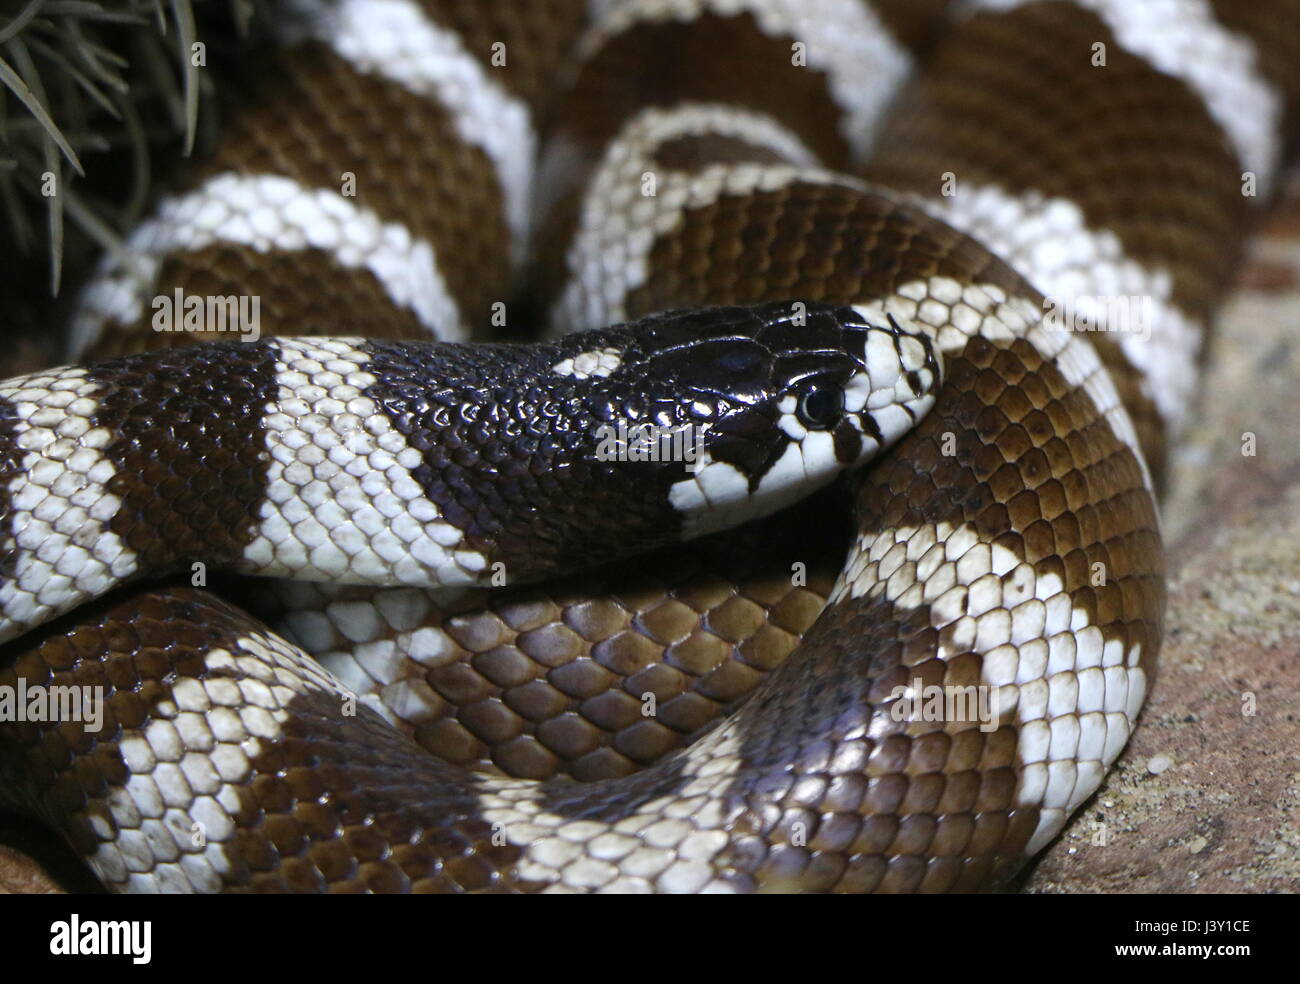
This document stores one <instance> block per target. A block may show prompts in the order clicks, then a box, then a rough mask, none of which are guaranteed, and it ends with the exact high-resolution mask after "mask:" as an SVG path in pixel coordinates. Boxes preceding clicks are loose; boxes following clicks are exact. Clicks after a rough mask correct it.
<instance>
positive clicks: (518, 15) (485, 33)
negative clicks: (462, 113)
mask: <svg viewBox="0 0 1300 984" xmlns="http://www.w3.org/2000/svg"><path fill="white" fill-rule="evenodd" d="M417 2H418V3H419V6H420V7H421V8H422V9H423V10H424V11H425V13H427V14H428V15H429V17H430V18H431V19H432V20H433V21H435V22H436V23H439V24H443V25H446V26H447V27H449V28H451V29H452V30H454V31H455V32H456V33H457V34H458V35H459V36H460V37H461V39H462V40H463V41H464V44H465V49H466V50H467V51H468V52H469V53H470V54H471V55H473V56H474V57H475V58H477V59H478V60H479V61H481V62H482V63H483V65H484V67H485V68H486V69H488V70H489V71H490V72H491V73H492V77H493V78H498V79H500V81H501V82H502V83H503V84H504V85H505V86H506V87H507V88H508V89H509V90H510V91H511V92H513V93H515V94H516V95H517V96H519V97H520V98H522V99H525V100H527V102H528V103H529V104H530V105H531V106H532V108H533V110H534V112H543V111H544V110H545V109H546V107H547V105H548V104H549V103H550V102H551V100H552V99H553V98H554V95H555V85H556V78H557V76H558V75H560V74H561V72H562V71H563V70H564V68H565V65H566V60H567V59H568V58H569V57H570V56H571V55H572V51H571V48H572V45H573V41H574V39H575V38H576V37H577V36H578V33H579V30H580V29H581V27H582V25H583V24H584V23H585V21H586V19H587V7H588V4H587V2H586V0H530V2H527V3H471V4H467V3H464V2H461V0H417Z"/></svg>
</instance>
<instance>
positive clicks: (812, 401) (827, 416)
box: [796, 385, 844, 430]
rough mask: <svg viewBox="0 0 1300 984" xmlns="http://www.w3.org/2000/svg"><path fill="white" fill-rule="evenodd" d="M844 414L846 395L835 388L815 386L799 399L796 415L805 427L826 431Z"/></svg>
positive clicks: (805, 391)
mask: <svg viewBox="0 0 1300 984" xmlns="http://www.w3.org/2000/svg"><path fill="white" fill-rule="evenodd" d="M843 412H844V394H843V393H841V392H840V391H839V389H837V388H836V387H834V386H826V385H821V386H817V385H813V386H810V387H809V388H808V389H806V390H804V392H803V395H802V396H800V397H799V407H798V409H797V410H796V415H797V416H798V417H799V423H801V424H803V425H804V426H805V427H811V428H816V429H818V430H826V429H828V428H830V427H831V426H833V425H834V424H835V422H836V421H837V420H839V419H840V415H841V414H842V413H843Z"/></svg>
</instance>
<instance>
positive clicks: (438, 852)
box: [0, 0, 1300, 892]
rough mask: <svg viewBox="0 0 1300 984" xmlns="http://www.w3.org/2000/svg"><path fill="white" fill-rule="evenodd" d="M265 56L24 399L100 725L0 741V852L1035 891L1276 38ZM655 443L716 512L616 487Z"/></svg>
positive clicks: (1030, 15) (810, 37) (235, 867)
mask: <svg viewBox="0 0 1300 984" xmlns="http://www.w3.org/2000/svg"><path fill="white" fill-rule="evenodd" d="M276 21H277V25H276V31H277V33H278V34H279V36H280V37H279V40H280V42H281V44H282V47H281V48H279V49H278V50H277V53H276V54H275V55H274V57H272V58H269V59H267V60H265V61H261V62H259V63H258V66H257V68H258V70H257V72H256V73H254V76H250V81H249V83H248V90H249V91H248V92H247V93H246V98H244V99H243V100H242V101H241V104H240V108H239V110H238V111H237V112H236V113H235V114H234V115H233V116H232V118H231V119H229V120H228V121H227V122H226V125H225V127H224V130H223V136H222V139H221V142H220V144H219V146H218V147H217V149H216V151H215V153H214V154H213V155H212V156H211V157H210V158H209V159H208V160H206V161H205V162H203V163H201V164H199V165H197V166H196V168H195V169H194V170H193V171H192V172H191V173H190V174H189V175H188V176H187V177H186V179H185V182H186V183H184V184H183V185H181V186H180V188H179V190H178V191H176V192H174V193H173V194H171V195H169V196H167V197H165V198H163V199H162V200H161V201H160V202H159V203H158V205H157V207H156V209H155V211H154V212H153V214H152V215H151V216H150V217H149V218H148V219H147V220H146V221H145V222H144V223H143V224H142V225H141V226H140V227H138V228H137V229H136V230H134V232H132V233H131V235H130V237H129V238H128V240H127V243H126V248H125V250H124V251H122V252H121V253H120V254H116V255H110V256H108V257H106V258H105V260H104V261H103V264H102V266H101V268H100V270H99V272H98V273H97V274H96V275H95V277H94V278H93V279H92V281H91V282H90V283H89V284H88V285H87V286H86V288H85V290H84V292H83V293H82V295H81V300H80V302H79V305H78V308H77V312H76V314H75V316H74V319H73V324H72V330H71V334H72V338H73V344H74V352H73V355H74V357H75V358H77V359H80V360H82V361H83V362H84V363H86V364H85V365H84V367H73V368H63V369H52V370H48V371H45V372H42V373H37V374H34V375H31V376H28V377H23V378H21V379H17V380H9V381H6V382H4V383H3V384H0V613H2V615H3V620H2V621H0V631H2V632H3V634H4V636H5V638H6V639H11V640H12V641H10V642H8V643H7V644H6V647H5V655H4V658H3V661H0V686H3V687H7V688H19V687H24V688H28V689H30V688H35V687H53V686H75V687H85V688H96V687H98V688H101V689H100V691H99V692H100V693H102V694H103V720H102V722H100V723H101V724H102V727H100V728H98V729H97V730H91V729H90V728H88V727H86V726H85V722H83V721H80V720H55V721H44V720H21V721H12V720H7V721H4V722H3V723H0V802H3V803H4V805H6V806H7V807H9V808H11V809H17V810H22V811H25V812H27V813H30V814H31V815H33V816H35V817H36V818H38V819H39V820H41V821H42V822H44V823H46V824H48V825H50V826H51V827H53V828H55V829H56V830H58V831H59V832H60V833H61V834H62V835H63V836H64V837H65V838H66V839H67V841H68V842H69V843H70V844H71V845H72V846H73V847H74V848H75V849H76V850H77V851H78V852H79V853H80V855H81V856H82V857H84V858H85V859H86V861H87V862H88V864H89V865H90V867H91V868H92V870H93V871H94V872H95V874H96V875H97V876H98V877H99V878H100V879H101V880H102V881H103V882H104V884H105V885H107V886H108V887H109V888H111V889H115V890H129V891H202V892H210V891H220V890H255V891H373V892H388V891H485V890H486V891H540V890H547V891H615V892H617V891H676V892H695V891H755V890H762V891H844V892H849V891H853V892H858V891H863V892H865V891H880V892H911V891H921V892H937V891H973V890H979V889H986V888H991V887H997V886H1000V885H1004V884H1006V883H1007V882H1008V881H1009V880H1010V879H1011V878H1012V877H1013V876H1014V875H1015V874H1016V872H1017V871H1019V870H1020V869H1021V868H1022V867H1023V865H1024V863H1025V862H1026V860H1027V859H1029V858H1031V857H1032V856H1033V855H1034V854H1035V853H1037V852H1038V851H1040V850H1041V849H1042V848H1043V847H1044V846H1046V845H1047V844H1048V843H1049V842H1050V841H1051V840H1052V839H1053V838H1054V837H1055V836H1056V834H1057V833H1059V831H1060V830H1061V829H1062V827H1063V826H1064V824H1065V821H1066V819H1067V818H1068V817H1069V816H1070V814H1071V813H1072V812H1073V811H1074V810H1075V809H1077V808H1078V807H1079V806H1080V804H1081V803H1083V802H1084V801H1085V800H1086V799H1087V798H1088V797H1089V796H1090V795H1091V794H1092V793H1093V792H1094V791H1095V790H1096V788H1097V786H1098V785H1099V783H1100V782H1101V780H1102V778H1103V776H1104V775H1105V773H1106V770H1107V768H1108V767H1109V766H1110V764H1111V763H1112V762H1113V761H1114V760H1115V758H1116V756H1117V755H1118V754H1119V752H1120V750H1121V749H1122V748H1123V746H1124V744H1125V742H1126V741H1127V739H1128V737H1129V735H1130V733H1131V731H1132V728H1133V726H1134V723H1135V720H1136V718H1137V715H1138V713H1139V710H1140V708H1141V706H1142V703H1143V699H1144V697H1145V694H1146V693H1147V691H1148V689H1149V688H1150V685H1151V682H1152V678H1153V673H1154V669H1155V661H1156V656H1157V652H1158V649H1159V646H1160V639H1161V624H1162V618H1163V609H1164V570H1163V559H1162V554H1161V543H1160V535H1159V527H1158V516H1157V508H1156V496H1157V492H1158V490H1159V488H1160V484H1161V482H1162V480H1163V479H1162V476H1163V474H1164V464H1165V457H1166V453H1167V448H1168V446H1169V442H1170V441H1171V440H1173V439H1174V438H1176V436H1177V433H1178V429H1179V427H1180V425H1181V424H1182V422H1183V421H1184V419H1185V417H1186V414H1187V413H1188V411H1189V408H1190V405H1191V402H1192V400H1193V398H1194V396H1195V394H1196V376H1195V369H1196V362H1197V357H1198V353H1199V351H1200V348H1201V345H1202V341H1203V335H1204V332H1205V330H1206V322H1207V319H1208V318H1209V316H1210V315H1211V313H1212V310H1213V308H1214V305H1215V303H1216V301H1217V300H1218V298H1219V297H1220V296H1221V294H1222V293H1223V291H1224V289H1225V286H1226V283H1227V280H1228V277H1229V276H1230V273H1231V269H1232V264H1233V261H1234V257H1235V256H1236V254H1237V253H1238V252H1239V249H1240V247H1241V242H1242V237H1243V235H1244V232H1245V230H1246V229H1247V228H1248V223H1249V219H1250V216H1251V214H1252V212H1253V210H1254V207H1255V202H1257V201H1258V200H1260V199H1262V198H1265V197H1266V196H1267V194H1268V191H1269V188H1270V187H1271V185H1272V183H1273V181H1274V179H1275V177H1276V175H1277V171H1278V167H1279V165H1280V162H1281V157H1282V151H1283V148H1284V146H1285V137H1286V134H1287V133H1288V132H1289V130H1290V124H1291V123H1292V122H1294V113H1295V109H1296V104H1297V97H1298V96H1300V70H1298V69H1297V66H1300V9H1297V5H1296V4H1295V3H1294V2H1290V0H1257V2H1252V3H1249V4H1244V3H1239V2H1236V0H1076V2H1065V0H972V2H959V3H953V4H948V3H945V2H942V0H581V2H580V0H537V2H524V0H518V2H515V0H494V2H490V3H483V2H477V0H291V2H288V3H285V4H283V5H282V6H281V7H279V8H277V17H276ZM521 285H522V286H521ZM190 297H196V298H200V299H202V298H209V299H210V298H236V299H245V300H247V299H249V298H256V299H257V301H258V304H259V305H260V307H259V308H257V309H251V310H250V309H247V308H241V307H239V306H238V305H234V306H232V307H231V308H230V311H231V312H234V313H233V314H232V317H233V318H234V319H235V321H234V323H233V324H232V325H231V326H227V327H235V328H238V329H239V330H241V331H243V332H244V333H245V336H246V337H245V338H243V339H242V340H232V339H231V337H230V336H229V335H223V334H221V333H217V332H211V331H209V332H208V333H207V334H205V333H203V332H190V331H163V330H159V329H160V327H166V326H165V325H160V323H159V321H158V314H159V312H160V311H163V310H164V309H166V308H167V306H168V304H170V303H172V302H171V299H172V298H175V309H176V310H177V311H178V312H179V311H182V310H184V308H185V304H184V301H185V299H186V298H190ZM516 297H523V298H527V301H526V302H520V303H519V304H516V303H515V302H514V298H516ZM520 310H535V311H536V312H538V313H539V317H538V319H537V320H538V321H539V322H544V323H546V324H548V325H549V326H550V331H551V332H552V333H553V339H552V340H551V341H547V342H544V343H535V344H532V345H522V346H521V345H506V344H501V343H484V342H483V341H482V339H483V338H484V337H487V336H491V335H492V334H493V332H492V330H491V328H493V327H495V328H496V329H497V334H499V333H500V326H501V324H502V322H503V321H505V322H506V323H507V325H510V322H511V320H512V319H513V318H515V314H514V312H516V311H520ZM661 312H669V313H661ZM241 319H242V320H241ZM625 323H626V324H628V325H629V326H628V327H609V326H615V325H622V324H625ZM200 326H201V327H205V328H208V329H211V328H212V327H213V325H212V324H211V323H210V322H200ZM510 327H517V326H510ZM254 328H256V329H257V330H256V332H254V331H253V330H252V329H254ZM570 332H577V333H578V334H567V333H570ZM254 334H257V335H260V336H261V337H260V338H257V339H255V340H253V339H252V336H253V335H254ZM434 338H436V339H442V341H441V342H432V341H430V339H434ZM471 339H472V340H476V341H470V340H471ZM151 350H152V351H151ZM656 387H658V388H656ZM683 394H685V396H683ZM628 420H631V421H633V422H636V421H641V422H646V421H651V422H655V423H657V424H660V425H662V426H664V427H673V426H678V425H682V426H684V425H688V424H690V425H698V426H701V427H702V428H703V431H704V434H705V436H704V439H703V442H702V445H701V448H700V449H698V450H699V457H698V460H697V461H696V462H695V464H694V466H693V467H692V468H691V469H686V468H684V467H683V462H681V461H658V462H650V463H646V462H641V463H639V464H637V466H636V467H635V468H634V467H633V464H632V462H630V461H629V462H623V463H621V464H619V465H605V464H601V463H600V462H599V461H597V460H596V459H595V458H594V457H593V455H594V452H593V450H592V448H591V447H590V445H589V439H590V435H591V432H592V426H593V425H595V424H597V423H605V424H617V423H619V422H620V421H623V422H627V421H628ZM891 445H892V447H891ZM877 451H879V452H880V453H879V454H878V455H876V454H875V452H877ZM871 455H875V456H874V458H873V460H871V461H870V462H869V463H868V464H866V465H865V467H861V468H858V467H856V466H857V465H858V464H859V463H860V462H861V461H862V459H864V458H866V457H868V456H871ZM850 468H852V470H851V471H850V470H845V469H850ZM841 472H843V474H842V475H841V474H840V473H841ZM837 475H838V476H839V477H838V478H837V477H836V476H837ZM481 482H486V483H487V484H486V485H483V484H479V483H481ZM791 482H793V483H794V484H793V485H791V484H790V483H791ZM494 483H495V484H494ZM795 486H797V487H798V488H797V493H796V492H795V491H791V489H793V488H794V487H795ZM817 486H828V487H827V488H824V489H822V490H821V491H819V492H817V493H816V494H815V495H813V496H812V497H811V498H809V499H807V500H806V501H805V502H803V503H799V504H796V505H794V506H791V507H790V508H788V509H783V510H782V511H779V512H776V513H774V514H773V515H771V516H768V517H766V518H762V517H763V514H765V513H768V512H771V511H772V510H773V509H776V508H777V507H782V506H786V505H788V504H789V502H790V500H791V499H792V498H794V496H795V495H796V494H798V495H802V494H804V493H805V492H807V491H809V490H811V489H812V488H814V487H817ZM756 517H757V518H756ZM737 523H739V524H742V525H740V526H739V527H738V528H736V529H734V530H724V529H723V527H724V526H730V525H732V524H737ZM719 530H722V531H721V532H719ZM678 541H681V542H678ZM633 553H636V554H637V556H636V558H635V559H629V558H630V557H631V555H632V554H633ZM195 565H197V568H198V569H205V568H206V566H207V565H211V566H212V567H213V568H214V569H215V568H227V569H230V570H232V571H236V572H240V573H256V574H262V575H272V576H274V577H275V578H276V580H270V581H266V580H263V581H258V582H256V585H255V586H253V587H252V588H251V589H250V587H249V584H248V582H247V581H240V582H238V584H236V585H235V586H233V587H232V589H231V590H233V591H234V592H235V594H234V595H233V596H231V597H233V598H236V599H237V600H238V601H239V603H240V604H241V605H242V606H244V607H242V608H241V607H235V605H234V604H233V603H232V602H231V600H229V599H222V598H219V597H218V596H217V595H216V594H215V593H212V592H211V591H208V590H205V589H203V587H202V586H195V585H196V582H195V581H194V580H193V578H192V576H191V572H192V571H193V570H194V569H195ZM589 565H598V566H596V567H595V569H588V566H589ZM599 565H603V566H599ZM177 571H181V572H182V577H181V578H180V579H179V580H175V579H173V580H167V576H168V575H175V573H176V572H177ZM501 572H504V575H505V584H504V586H502V585H501V584H500V583H498V582H497V581H494V580H492V575H493V574H494V573H501ZM145 579H149V580H148V582H147V583H141V582H144V581H145ZM101 595H103V597H100V596H101ZM244 608H247V609H248V611H245V610H244ZM931 692H935V693H939V694H941V695H952V694H958V695H961V694H976V695H982V696H985V697H988V698H989V699H990V704H989V706H990V707H991V708H992V716H991V717H982V716H980V715H974V714H970V713H952V712H951V707H949V708H948V710H947V712H945V713H938V714H925V713H919V712H918V708H919V707H920V705H921V698H922V697H923V696H924V695H925V694H928V693H931ZM909 702H910V703H911V705H914V706H911V709H910V710H908V711H907V713H899V711H900V709H906V708H907V707H908V706H909ZM968 710H969V708H968Z"/></svg>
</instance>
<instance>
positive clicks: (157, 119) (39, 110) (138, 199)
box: [0, 0, 254, 294]
mask: <svg viewBox="0 0 1300 984" xmlns="http://www.w3.org/2000/svg"><path fill="white" fill-rule="evenodd" d="M228 2H229V3H230V7H229V8H225V7H224V6H221V9H220V13H221V14H223V15H224V14H226V13H227V10H228V11H229V14H230V16H229V17H227V18H225V20H224V22H218V26H216V27H213V26H212V24H213V16H208V17H205V18H204V19H203V24H202V27H203V30H204V31H205V36H207V35H208V34H211V33H212V32H215V33H216V34H218V35H220V34H222V33H223V32H224V33H225V34H229V35H235V34H238V35H241V36H242V35H244V34H246V28H247V26H248V22H249V19H250V17H251V15H252V12H253V9H254V8H253V3H254V0H228ZM198 3H199V6H200V7H203V6H204V5H205V4H204V0H198ZM208 6H218V5H211V4H209V5H208ZM203 13H208V12H207V11H203ZM199 36H200V23H199V18H198V17H196V7H195V6H193V5H192V3H191V0H102V2H98V0H25V2H22V0H19V2H14V0H0V258H4V260H5V265H11V266H13V267H15V268H16V266H17V262H18V259H17V258H18V257H19V256H23V257H27V258H30V257H32V256H39V255H40V254H42V253H44V254H46V255H47V257H48V260H47V261H46V262H48V269H49V276H48V284H49V288H50V291H51V293H53V294H58V292H59V286H60V283H61V281H62V280H63V279H64V271H65V252H66V250H65V221H66V222H67V223H68V224H69V227H70V228H69V233H70V235H76V236H78V237H82V238H85V239H86V240H87V242H88V243H89V244H90V245H92V246H98V247H101V248H108V249H112V248H115V247H116V246H117V245H118V244H119V243H120V240H121V235H122V233H123V232H124V231H125V230H126V229H128V228H129V227H130V225H131V224H132V223H133V222H134V221H135V220H136V219H137V218H138V217H139V215H140V212H141V210H142V209H143V208H144V207H145V205H146V202H147V200H148V197H149V192H150V188H151V185H152V176H151V164H150V158H151V153H153V152H154V151H156V150H157V148H158V147H160V146H169V145H170V146H173V147H174V146H176V145H179V146H181V147H182V148H183V149H184V152H185V153H188V152H189V151H190V149H191V148H193V146H194V144H195V136H196V133H197V132H198V129H199V126H200V120H201V119H202V117H203V114H201V113H200V102H201V100H203V99H206V98H208V97H209V96H210V95H211V92H212V89H213V84H212V81H211V80H212V75H211V73H208V72H206V71H202V70H201V66H202V64H203V62H204V54H205V52H204V49H203V46H202V45H200V44H199ZM196 45H199V46H198V47H196ZM103 152H108V153H107V154H104V153H103ZM91 157H93V158H94V159H95V161H96V166H97V167H100V168H102V169H104V170H107V171H112V170H116V171H117V172H118V174H117V183H116V186H114V187H112V188H111V191H109V192H108V193H105V189H104V188H102V187H99V186H97V182H96V181H95V180H94V178H95V177H96V175H92V174H88V170H89V168H88V165H87V163H86V162H87V159H88V158H91ZM123 176H124V179H123ZM85 252H87V253H90V252H93V250H89V249H88V250H86V251H85ZM11 275H12V271H11ZM42 279H44V278H42Z"/></svg>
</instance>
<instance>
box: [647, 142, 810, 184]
mask: <svg viewBox="0 0 1300 984" xmlns="http://www.w3.org/2000/svg"><path fill="white" fill-rule="evenodd" d="M654 162H655V164H657V165H658V166H659V167H662V168H665V169H667V170H669V171H681V172H684V173H687V174H689V173H691V172H693V171H698V170H700V169H701V168H705V167H708V166H710V165H712V164H742V163H750V164H784V163H785V158H784V157H782V156H781V155H780V154H779V153H777V152H776V151H775V150H773V149H771V148H770V147H762V146H759V145H758V144H753V143H750V142H749V141H747V140H742V139H741V138H740V137H731V136H725V135H723V134H720V133H700V134H688V135H685V136H681V137H673V138H671V139H669V140H665V141H664V142H663V143H661V144H660V145H659V146H658V147H656V148H655V152H654Z"/></svg>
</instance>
